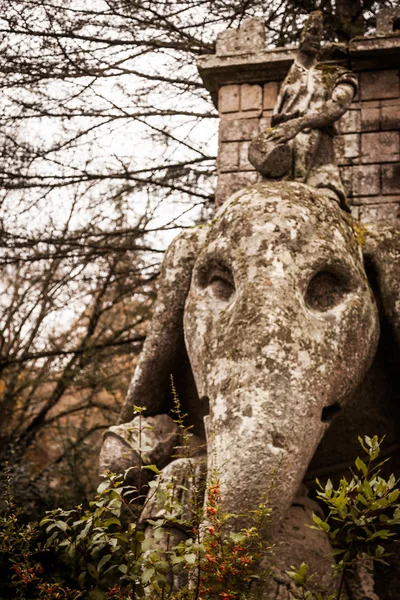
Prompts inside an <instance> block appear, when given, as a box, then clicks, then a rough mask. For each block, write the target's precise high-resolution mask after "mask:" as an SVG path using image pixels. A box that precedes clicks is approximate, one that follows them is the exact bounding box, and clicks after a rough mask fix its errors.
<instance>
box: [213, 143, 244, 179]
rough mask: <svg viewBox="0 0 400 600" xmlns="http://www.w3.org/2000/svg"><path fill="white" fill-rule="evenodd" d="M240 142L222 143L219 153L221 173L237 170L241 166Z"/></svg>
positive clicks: (218, 163)
mask: <svg viewBox="0 0 400 600" xmlns="http://www.w3.org/2000/svg"><path fill="white" fill-rule="evenodd" d="M239 150H240V143H239V142H225V143H224V144H221V146H220V150H219V153H218V162H217V165H218V169H219V171H220V172H221V173H224V172H227V171H237V169H238V166H239Z"/></svg>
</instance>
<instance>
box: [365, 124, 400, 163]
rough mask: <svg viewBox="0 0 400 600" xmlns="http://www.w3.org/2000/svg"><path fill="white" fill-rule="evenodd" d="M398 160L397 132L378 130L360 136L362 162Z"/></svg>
mask: <svg viewBox="0 0 400 600" xmlns="http://www.w3.org/2000/svg"><path fill="white" fill-rule="evenodd" d="M397 160H399V133H398V132H397V131H378V132H376V133H363V134H362V136H361V161H362V162H363V163H383V162H396V161H397Z"/></svg>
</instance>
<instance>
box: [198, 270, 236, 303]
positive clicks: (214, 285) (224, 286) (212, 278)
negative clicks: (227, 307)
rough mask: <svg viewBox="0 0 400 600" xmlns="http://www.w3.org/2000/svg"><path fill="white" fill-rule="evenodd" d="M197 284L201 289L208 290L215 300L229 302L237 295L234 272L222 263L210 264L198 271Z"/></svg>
mask: <svg viewBox="0 0 400 600" xmlns="http://www.w3.org/2000/svg"><path fill="white" fill-rule="evenodd" d="M197 284H198V286H199V287H200V288H202V289H205V288H208V289H209V290H210V291H211V293H212V294H213V296H215V298H218V300H223V301H224V302H228V301H229V300H230V299H231V298H232V296H233V295H234V293H235V282H234V279H233V275H232V271H231V270H230V268H229V267H227V266H226V265H224V264H222V263H217V262H214V261H212V262H210V263H209V264H208V265H204V266H201V267H200V268H199V270H198V276H197Z"/></svg>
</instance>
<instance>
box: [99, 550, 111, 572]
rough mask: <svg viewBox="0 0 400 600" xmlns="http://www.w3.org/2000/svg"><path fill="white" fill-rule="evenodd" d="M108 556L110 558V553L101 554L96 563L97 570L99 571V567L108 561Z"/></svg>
mask: <svg viewBox="0 0 400 600" xmlns="http://www.w3.org/2000/svg"><path fill="white" fill-rule="evenodd" d="M110 558H111V554H106V555H105V556H103V558H101V559H100V560H99V563H98V565H97V570H98V571H99V572H100V571H101V569H102V568H103V567H104V565H105V564H106V563H108V561H109V560H110Z"/></svg>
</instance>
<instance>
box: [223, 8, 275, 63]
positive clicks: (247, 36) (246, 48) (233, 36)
mask: <svg viewBox="0 0 400 600" xmlns="http://www.w3.org/2000/svg"><path fill="white" fill-rule="evenodd" d="M262 50H265V24H264V19H262V18H260V17H256V18H253V19H245V20H244V21H243V25H242V26H241V27H239V29H226V30H225V31H221V33H219V34H218V36H217V41H216V54H217V56H234V55H238V54H254V53H255V52H260V51H262Z"/></svg>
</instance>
